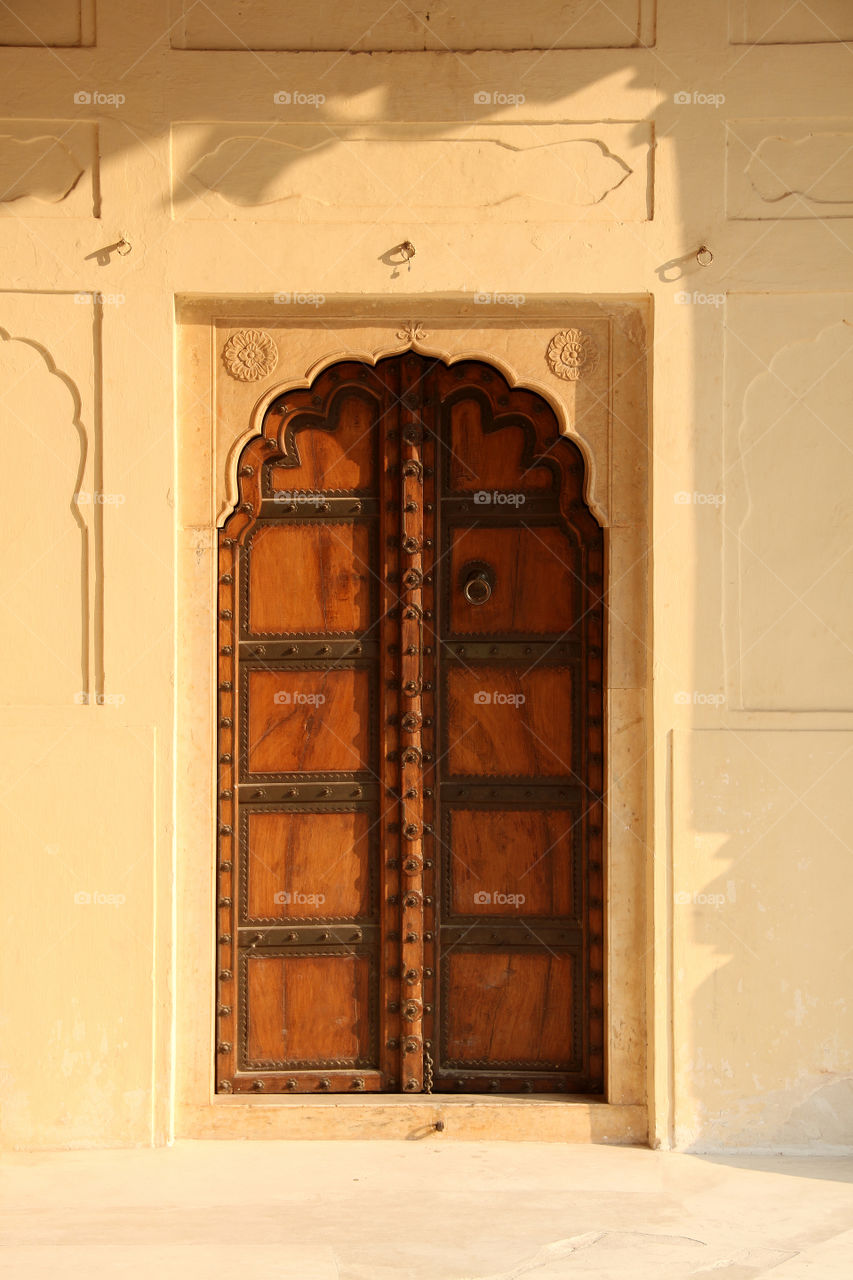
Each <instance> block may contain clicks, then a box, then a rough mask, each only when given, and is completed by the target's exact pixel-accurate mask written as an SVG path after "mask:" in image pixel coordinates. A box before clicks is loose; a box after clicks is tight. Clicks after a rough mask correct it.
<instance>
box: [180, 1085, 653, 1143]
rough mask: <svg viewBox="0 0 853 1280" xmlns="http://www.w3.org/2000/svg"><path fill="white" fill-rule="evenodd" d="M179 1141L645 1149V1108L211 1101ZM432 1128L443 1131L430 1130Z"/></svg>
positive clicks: (563, 1101) (558, 1100) (394, 1099)
mask: <svg viewBox="0 0 853 1280" xmlns="http://www.w3.org/2000/svg"><path fill="white" fill-rule="evenodd" d="M182 1121H183V1122H182V1123H180V1124H179V1126H178V1132H177V1134H176V1137H177V1138H178V1139H206V1138H225V1139H228V1138H243V1139H253V1138H275V1139H286V1138H294V1139H306V1138H318V1139H323V1140H326V1141H328V1140H329V1139H368V1138H383V1139H395V1138H408V1139H417V1138H425V1137H429V1136H431V1135H434V1136H435V1137H436V1138H437V1139H451V1140H456V1141H476V1142H482V1141H484V1140H488V1139H491V1140H494V1141H504V1142H506V1141H509V1142H575V1143H611V1144H615V1145H619V1146H647V1145H648V1115H647V1112H646V1108H645V1107H644V1106H637V1105H627V1104H618V1103H607V1102H590V1101H588V1100H586V1099H584V1100H581V1099H579V1098H571V1097H567V1096H566V1095H565V1094H562V1095H553V1094H544V1095H542V1096H540V1097H534V1098H531V1097H525V1098H509V1097H499V1098H497V1097H496V1098H484V1097H483V1096H482V1095H480V1094H454V1095H443V1094H429V1095H423V1094H422V1095H421V1096H420V1097H418V1098H407V1097H404V1096H403V1095H399V1096H397V1095H395V1096H391V1095H387V1096H385V1095H376V1096H374V1097H373V1098H364V1097H358V1098H354V1097H350V1096H348V1095H341V1096H336V1097H328V1098H311V1099H304V1098H280V1097H275V1098H257V1099H255V1098H253V1099H252V1100H251V1101H248V1100H246V1099H245V1096H244V1097H236V1098H235V1097H232V1098H221V1097H217V1098H216V1099H215V1101H214V1102H213V1103H212V1104H211V1105H210V1106H208V1107H197V1108H191V1109H189V1110H188V1111H186V1112H185V1113H184V1115H183V1117H182ZM436 1124H441V1125H443V1128H441V1129H436Z"/></svg>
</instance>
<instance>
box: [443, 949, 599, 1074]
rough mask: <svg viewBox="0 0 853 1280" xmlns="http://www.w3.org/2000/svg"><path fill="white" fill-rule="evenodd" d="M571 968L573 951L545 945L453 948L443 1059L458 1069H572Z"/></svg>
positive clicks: (447, 978)
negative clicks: (558, 952) (542, 947)
mask: <svg viewBox="0 0 853 1280" xmlns="http://www.w3.org/2000/svg"><path fill="white" fill-rule="evenodd" d="M573 969H574V960H573V957H572V956H571V955H567V954H563V955H549V954H548V952H547V951H533V950H523V951H520V950H519V951H504V952H501V951H480V950H478V949H477V948H475V947H470V948H468V949H466V950H465V951H464V952H463V951H462V950H459V951H456V952H455V953H453V954H451V955H450V956H449V957H448V960H447V965H446V974H445V985H446V986H447V988H448V993H449V995H448V1000H447V1006H448V1008H447V1019H446V1027H447V1030H446V1038H445V1042H444V1045H443V1051H442V1061H443V1062H444V1063H445V1064H446V1065H447V1066H448V1067H456V1068H461V1069H462V1070H471V1068H473V1067H481V1068H484V1069H485V1070H486V1071H494V1070H501V1069H503V1070H510V1071H513V1070H514V1071H522V1070H524V1069H530V1068H533V1069H534V1070H547V1071H554V1072H559V1071H571V1070H573V1069H576V1068H577V1066H578V1065H579V1063H578V1062H577V1061H575V1060H573V1058H572V1056H571V1051H572V1047H573V1042H574V1039H575V1037H574V1036H573V1035H572V1022H573V1012H574V1008H575V991H574V985H575V984H574V974H573ZM451 993H452V994H451Z"/></svg>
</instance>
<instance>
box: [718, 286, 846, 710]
mask: <svg viewBox="0 0 853 1280" xmlns="http://www.w3.org/2000/svg"><path fill="white" fill-rule="evenodd" d="M730 311H731V318H730V323H729V329H728V333H727V362H728V366H729V382H730V387H729V412H728V425H727V432H726V436H727V439H726V503H725V508H724V515H725V529H726V534H725V537H726V553H725V555H726V574H727V582H728V586H727V591H728V602H727V618H728V622H727V628H726V630H727V644H728V650H729V662H728V668H729V675H730V678H731V679H732V680H733V681H734V683H735V685H736V686H737V696H736V697H735V699H734V700H733V703H732V705H735V706H737V705H740V706H742V707H744V708H746V709H751V710H789V711H790V710H794V711H797V710H800V711H807V710H813V711H817V710H831V711H842V710H849V709H851V707H853V507H851V503H850V494H851V492H853V425H851V416H850V388H851V386H853V299H851V298H850V296H849V295H826V296H824V298H823V300H822V301H819V300H818V299H817V298H816V296H815V295H806V296H805V298H804V299H803V300H802V302H801V301H799V300H797V299H796V298H794V297H792V296H788V297H781V298H774V299H769V298H763V299H758V298H748V299H745V298H743V297H741V298H740V299H734V300H733V303H732V304H730ZM833 314H835V315H836V316H837V318H836V319H835V320H834V321H833V320H832V317H833ZM761 321H763V333H762V337H761V338H760V339H758V340H757V339H756V334H757V325H758V324H759V323H760V322H761ZM827 321H829V323H827ZM750 325H751V327H750Z"/></svg>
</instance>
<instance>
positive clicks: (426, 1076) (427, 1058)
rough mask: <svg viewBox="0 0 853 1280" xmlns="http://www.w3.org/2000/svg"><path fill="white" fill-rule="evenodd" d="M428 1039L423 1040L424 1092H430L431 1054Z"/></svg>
mask: <svg viewBox="0 0 853 1280" xmlns="http://www.w3.org/2000/svg"><path fill="white" fill-rule="evenodd" d="M430 1043H431V1042H430V1041H429V1040H424V1093H432V1054H431V1053H430V1051H429V1047H430Z"/></svg>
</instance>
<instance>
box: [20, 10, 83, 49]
mask: <svg viewBox="0 0 853 1280" xmlns="http://www.w3.org/2000/svg"><path fill="white" fill-rule="evenodd" d="M94 43H95V0H39V3H38V4H32V3H27V0H8V3H4V4H3V5H2V8H1V9H0V47H2V46H3V45H18V46H21V45H24V46H31V47H33V48H37V47H40V46H42V45H47V47H48V48H55V49H62V48H73V47H74V46H75V45H76V46H80V45H91V44H94Z"/></svg>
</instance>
